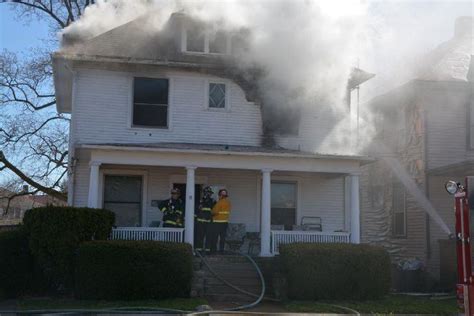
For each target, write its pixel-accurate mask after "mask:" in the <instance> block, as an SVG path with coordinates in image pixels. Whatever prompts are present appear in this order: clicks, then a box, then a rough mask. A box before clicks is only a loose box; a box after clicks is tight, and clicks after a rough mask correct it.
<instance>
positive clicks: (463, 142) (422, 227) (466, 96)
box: [361, 17, 474, 281]
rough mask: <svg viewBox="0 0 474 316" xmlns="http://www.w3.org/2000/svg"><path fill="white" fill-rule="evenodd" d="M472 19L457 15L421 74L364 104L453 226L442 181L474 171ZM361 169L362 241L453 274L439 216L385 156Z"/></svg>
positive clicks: (384, 139) (450, 247)
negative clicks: (448, 35) (450, 31)
mask: <svg viewBox="0 0 474 316" xmlns="http://www.w3.org/2000/svg"><path fill="white" fill-rule="evenodd" d="M472 25H473V21H472V17H463V18H459V19H458V20H457V21H456V31H455V36H454V37H453V38H452V39H451V40H449V41H448V42H446V43H443V44H442V45H440V46H439V47H437V48H436V49H435V50H434V51H433V52H432V53H430V54H429V55H428V56H427V58H426V59H425V61H426V65H425V67H423V68H422V71H421V74H420V76H419V78H418V79H416V80H412V81H410V82H408V83H406V84H404V85H402V86H400V87H398V88H396V89H393V90H391V91H389V92H388V93H386V94H384V95H381V96H379V97H376V98H375V99H373V100H372V101H371V102H369V104H368V106H370V109H371V110H372V111H373V112H374V114H375V115H374V116H375V117H377V118H378V121H377V123H376V125H377V130H378V135H377V142H378V143H383V144H385V145H387V147H388V148H389V149H390V151H391V152H392V153H391V154H390V153H388V152H387V153H385V154H386V155H388V156H392V157H395V158H396V159H397V160H398V161H400V163H401V164H402V166H404V168H405V169H406V170H407V172H408V174H409V175H410V177H411V179H413V180H414V181H415V182H416V184H417V185H418V187H419V188H420V189H421V191H422V193H423V195H426V196H427V197H428V199H429V201H430V202H431V204H432V205H433V207H434V208H435V209H436V211H437V212H438V213H439V215H440V217H441V219H442V222H444V223H445V224H446V225H447V227H448V229H449V230H450V231H451V232H454V220H455V219H454V213H453V207H454V205H453V203H454V201H453V197H452V196H451V195H449V194H448V193H447V192H445V189H444V184H445V182H446V181H447V180H456V181H460V182H463V181H464V180H463V178H464V177H465V176H467V175H474V92H473V90H474V88H473V84H474V80H473V74H474V58H473V57H472V56H473V55H474V51H473V44H472V43H473V40H474V39H473V36H472ZM363 169H364V173H363V175H362V177H361V187H362V190H361V191H362V195H361V208H362V210H361V222H362V224H361V225H362V237H361V240H362V242H369V243H373V244H379V245H383V246H384V247H386V248H387V249H388V250H389V251H390V253H391V255H392V259H393V261H394V262H398V261H400V260H403V259H408V258H418V259H420V260H421V261H422V262H423V263H424V264H425V266H426V268H427V270H428V271H429V272H430V273H431V274H432V275H433V276H434V277H435V278H436V279H439V278H440V277H441V278H444V277H446V278H450V277H451V276H448V274H449V273H450V272H453V271H452V270H451V271H450V272H449V271H448V270H449V266H451V269H452V267H453V264H452V262H454V261H453V260H455V251H454V243H449V242H447V240H448V239H449V237H448V232H447V231H445V230H443V229H442V225H443V224H442V223H438V222H437V220H435V219H434V218H433V217H432V216H429V215H428V214H427V213H426V212H425V211H424V209H423V207H422V204H421V203H420V201H421V200H420V199H419V198H417V197H416V196H414V195H413V194H412V192H410V191H409V190H407V188H406V187H405V186H404V185H403V184H402V183H401V182H400V181H399V179H398V177H397V176H396V175H395V174H394V170H393V168H390V166H389V163H388V162H387V161H386V160H383V159H381V160H378V161H377V162H376V163H374V164H370V165H367V166H365V167H364V168H363ZM449 261H451V263H449ZM444 268H446V269H444ZM441 270H442V271H441ZM454 271H455V270H454ZM442 281H443V280H442ZM448 281H449V280H448Z"/></svg>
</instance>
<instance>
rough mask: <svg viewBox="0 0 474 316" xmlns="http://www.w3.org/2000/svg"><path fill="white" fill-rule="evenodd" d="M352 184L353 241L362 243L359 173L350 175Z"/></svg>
mask: <svg viewBox="0 0 474 316" xmlns="http://www.w3.org/2000/svg"><path fill="white" fill-rule="evenodd" d="M350 186H351V203H350V205H351V243H353V244H359V243H360V205H359V175H358V174H351V175H350Z"/></svg>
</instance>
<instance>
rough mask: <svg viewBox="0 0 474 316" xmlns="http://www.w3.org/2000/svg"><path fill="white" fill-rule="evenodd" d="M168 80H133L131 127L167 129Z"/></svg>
mask: <svg viewBox="0 0 474 316" xmlns="http://www.w3.org/2000/svg"><path fill="white" fill-rule="evenodd" d="M168 87H169V83H168V79H157V78H134V83H133V126H143V127H164V128H166V127H168Z"/></svg>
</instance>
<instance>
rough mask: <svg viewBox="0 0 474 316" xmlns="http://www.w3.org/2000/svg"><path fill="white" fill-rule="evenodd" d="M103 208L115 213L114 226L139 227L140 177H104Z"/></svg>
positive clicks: (140, 206)
mask: <svg viewBox="0 0 474 316" xmlns="http://www.w3.org/2000/svg"><path fill="white" fill-rule="evenodd" d="M104 208H105V209H108V210H111V211H112V212H114V213H115V225H116V226H119V227H136V226H140V225H141V209H142V177H141V176H121V175H106V176H105V179H104Z"/></svg>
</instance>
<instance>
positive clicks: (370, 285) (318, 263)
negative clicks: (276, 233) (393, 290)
mask: <svg viewBox="0 0 474 316" xmlns="http://www.w3.org/2000/svg"><path fill="white" fill-rule="evenodd" d="M280 254H281V260H282V265H283V271H284V274H285V276H286V279H287V282H288V297H289V298H290V299H297V300H318V299H374V298H380V297H382V296H384V295H386V294H388V292H389V289H390V258H389V255H388V253H387V252H386V251H385V250H384V249H383V248H380V247H374V246H369V245H351V244H309V243H306V244H305V243H299V244H288V245H282V246H281V247H280Z"/></svg>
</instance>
